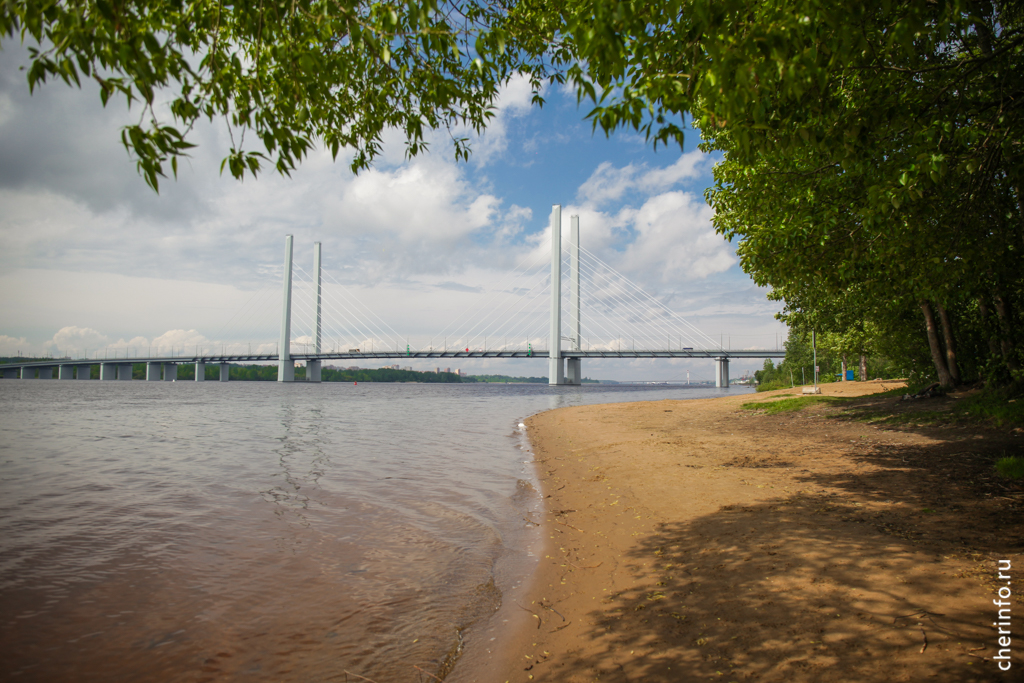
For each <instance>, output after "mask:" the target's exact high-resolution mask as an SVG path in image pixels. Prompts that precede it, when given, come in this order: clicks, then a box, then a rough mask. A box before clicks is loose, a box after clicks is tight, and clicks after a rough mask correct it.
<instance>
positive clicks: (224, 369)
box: [220, 363, 294, 382]
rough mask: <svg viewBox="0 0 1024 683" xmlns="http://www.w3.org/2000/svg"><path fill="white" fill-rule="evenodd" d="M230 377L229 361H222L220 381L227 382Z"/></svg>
mask: <svg viewBox="0 0 1024 683" xmlns="http://www.w3.org/2000/svg"><path fill="white" fill-rule="evenodd" d="M293 375H294V372H293ZM229 379H231V368H230V366H228V364H227V363H221V364H220V381H221V382H227V381H228V380H229Z"/></svg>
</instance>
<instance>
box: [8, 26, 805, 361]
mask: <svg viewBox="0 0 1024 683" xmlns="http://www.w3.org/2000/svg"><path fill="white" fill-rule="evenodd" d="M24 61H25V55H24V52H23V51H21V50H20V49H18V48H16V47H13V46H11V45H8V46H7V47H6V48H5V50H4V51H0V207H2V210H0V291H2V292H3V297H2V299H0V301H2V303H0V321H2V323H0V355H12V354H14V353H16V352H18V351H20V352H21V353H22V354H49V353H53V354H61V355H64V354H71V355H74V356H76V357H78V356H81V355H82V354H85V353H88V354H89V355H91V356H94V355H96V354H97V353H99V354H100V355H101V356H102V354H104V353H107V354H112V353H114V352H115V350H119V352H120V353H122V354H123V353H124V351H125V349H128V350H129V351H131V352H134V351H139V352H143V353H145V352H148V351H149V349H151V348H162V349H166V350H169V349H171V348H174V349H177V350H179V351H181V352H189V353H191V352H194V349H196V348H205V349H220V348H225V347H229V346H230V347H232V348H253V349H256V348H264V349H266V348H272V347H273V346H274V344H275V342H276V338H277V336H278V331H277V329H278V327H277V326H278V324H279V320H280V302H281V273H282V260H283V246H284V236H285V235H286V234H292V235H294V236H295V262H296V264H297V266H298V267H299V268H297V283H296V287H297V292H296V313H295V315H296V323H295V325H294V327H295V330H294V332H293V339H294V340H295V342H296V343H300V344H301V343H302V342H303V341H307V339H306V338H307V337H308V336H309V332H310V325H309V324H308V319H309V318H310V304H309V299H308V287H305V286H304V285H303V284H302V281H303V280H304V279H306V278H307V276H308V271H311V270H312V249H313V247H312V245H313V242H314V241H320V242H322V243H323V264H324V269H325V273H326V274H325V280H326V281H327V282H328V285H327V286H326V292H325V312H324V327H325V333H324V335H325V338H326V340H325V346H327V347H328V348H333V347H336V346H350V345H352V344H357V345H361V346H369V344H371V343H373V344H377V345H383V346H399V347H404V344H410V345H411V346H412V348H419V347H424V346H428V345H433V346H440V345H442V344H445V343H448V344H449V345H450V346H454V345H456V343H457V344H458V345H460V346H461V345H463V344H466V345H472V346H474V347H477V348H478V347H482V346H483V345H484V344H486V345H487V347H488V348H495V347H496V346H499V345H501V344H511V343H513V342H510V341H509V340H508V337H509V336H510V335H511V336H512V337H513V338H522V339H523V340H524V342H523V343H525V342H526V341H528V340H530V339H533V340H534V343H536V342H537V340H539V339H542V338H544V337H545V336H546V333H545V331H544V330H545V327H546V325H547V315H548V313H547V301H548V298H549V296H550V295H549V294H545V290H544V288H545V287H546V286H547V285H548V280H545V279H544V278H545V277H546V275H547V273H548V272H549V266H547V265H545V260H546V259H547V258H548V255H549V254H550V246H549V245H550V231H549V221H550V215H551V207H552V205H553V204H560V205H562V222H563V234H564V235H565V238H564V239H565V240H566V241H567V239H568V225H569V217H570V215H572V214H576V215H579V216H580V229H581V235H582V237H581V242H582V244H583V247H584V248H585V249H586V250H587V253H588V255H587V256H585V260H588V261H587V262H588V264H589V267H590V268H591V270H590V271H589V272H588V271H586V270H584V271H583V274H584V280H585V283H584V294H583V297H582V298H583V313H582V316H581V318H582V327H583V328H584V329H583V335H584V337H585V338H586V340H587V341H586V342H585V343H588V344H592V345H593V346H594V347H597V346H600V345H605V346H608V345H616V344H618V345H623V344H626V343H632V344H635V345H637V346H640V345H641V344H643V343H644V342H637V341H636V337H637V336H638V335H640V336H642V335H644V334H647V333H648V331H649V333H650V335H651V336H652V337H655V338H662V339H666V342H665V343H666V344H673V345H675V344H679V345H686V346H693V345H697V346H699V343H696V344H695V342H694V341H692V339H690V338H684V336H683V335H682V334H680V335H677V336H673V334H672V330H681V331H683V332H687V333H692V334H693V335H694V337H693V338H695V339H697V340H698V342H699V340H700V339H704V338H705V337H700V336H699V335H697V333H696V332H694V328H696V329H698V330H700V331H701V332H702V333H703V334H704V335H706V337H707V338H712V339H715V340H720V343H722V344H723V345H727V346H731V348H768V347H773V346H774V345H775V343H776V338H779V339H780V340H781V339H782V338H784V336H785V328H784V327H783V326H782V325H781V324H780V323H778V322H777V321H775V320H774V318H773V315H774V313H775V312H776V311H777V310H778V305H777V304H775V303H774V302H770V301H768V300H767V299H766V298H765V292H764V291H763V290H761V289H759V288H757V287H756V286H754V284H753V283H752V282H751V281H750V279H749V278H748V277H747V276H746V275H744V274H743V273H742V271H741V270H740V269H739V267H738V265H737V259H736V256H735V247H734V245H730V244H729V243H728V242H726V241H725V240H723V239H722V238H720V237H719V236H717V235H715V233H714V231H713V229H712V228H711V222H710V220H711V216H712V213H711V210H710V208H709V207H707V205H706V204H705V203H704V200H703V192H704V189H705V188H706V187H707V186H708V185H709V184H710V182H711V168H712V165H713V163H714V160H713V159H711V158H709V157H707V156H706V155H703V154H702V153H700V152H699V151H697V150H696V144H697V142H698V138H697V135H696V133H694V134H693V135H691V136H690V137H689V139H688V140H687V146H686V149H685V150H683V151H680V150H678V149H672V148H670V149H664V148H659V149H658V151H657V152H655V151H653V150H652V148H651V146H650V145H648V144H645V142H644V141H643V139H642V138H639V137H637V136H635V135H630V134H626V133H620V134H617V135H615V136H613V137H612V138H611V139H606V138H605V137H604V136H603V135H602V134H600V133H598V134H596V135H595V134H593V133H592V132H591V129H590V125H589V124H588V123H586V122H585V121H584V120H583V116H584V115H585V113H586V111H585V110H581V109H579V108H577V106H576V102H575V98H574V97H573V96H572V95H571V94H568V93H564V92H560V91H557V90H551V91H549V92H547V93H546V94H545V95H546V97H547V98H548V104H547V105H546V106H545V107H544V108H543V109H538V108H537V107H535V106H531V104H530V91H529V87H528V86H527V84H525V83H524V82H521V81H517V82H513V83H511V84H510V85H509V86H508V87H507V88H506V90H505V92H504V94H503V97H502V100H501V103H500V108H499V111H498V113H497V116H496V117H495V119H494V121H493V124H492V126H491V127H490V129H489V130H488V131H487V133H485V134H484V135H483V136H482V137H480V138H478V139H475V140H474V143H473V149H474V154H473V156H472V159H471V160H470V161H469V162H468V163H456V162H455V161H454V160H453V156H452V153H451V150H450V147H449V146H448V145H446V143H445V140H446V139H447V133H441V134H438V135H437V136H436V140H435V143H434V146H433V151H432V152H431V153H430V154H428V155H426V156H421V157H417V158H415V159H413V160H406V159H405V158H404V157H403V146H402V144H401V139H400V138H398V137H396V138H394V139H391V140H387V141H386V147H385V154H384V156H383V157H382V158H381V159H379V160H378V162H377V163H376V165H375V167H374V168H373V169H372V170H370V171H365V172H362V173H360V174H359V175H358V176H355V175H353V174H352V173H351V171H350V170H349V169H348V165H347V161H346V160H345V159H344V158H342V157H343V155H339V162H338V163H332V162H331V160H330V156H329V155H328V154H325V153H316V154H313V155H312V156H311V157H309V158H308V159H307V160H306V161H305V162H304V163H303V165H302V166H301V168H300V169H299V170H298V172H296V173H294V174H293V176H292V177H291V178H282V177H279V176H276V175H274V174H273V173H272V172H271V173H266V174H265V175H263V176H262V177H260V178H259V179H258V180H253V179H252V178H246V179H245V180H244V182H239V181H236V180H234V179H233V178H231V177H230V176H226V175H225V176H221V175H220V174H219V171H218V168H219V165H220V159H221V158H222V157H223V155H224V152H225V150H226V149H227V144H226V137H227V136H226V133H225V131H223V130H222V129H220V128H219V127H217V126H215V125H207V126H202V127H200V128H199V129H198V130H197V134H196V138H195V141H196V142H198V143H199V147H198V148H197V149H196V150H194V151H193V155H192V159H191V161H190V163H188V164H186V165H185V167H184V168H183V169H181V172H180V174H179V179H178V180H177V181H176V182H175V181H173V180H168V181H165V182H164V183H163V184H162V186H161V192H160V194H159V195H157V194H155V193H154V192H153V191H152V190H150V189H149V187H148V186H147V185H146V184H145V183H144V182H143V180H142V179H141V178H140V177H139V176H138V174H137V173H136V171H135V168H134V165H133V164H132V163H131V162H130V161H129V159H128V157H127V153H126V152H125V150H124V148H123V147H122V146H121V144H120V132H119V131H120V127H121V126H123V125H124V124H125V123H126V122H127V121H129V120H131V117H132V116H134V115H135V114H134V113H133V112H128V111H127V110H126V109H125V107H124V105H123V104H121V103H118V102H111V104H110V105H109V106H108V108H106V109H104V108H103V107H102V106H101V104H100V101H99V96H98V94H97V92H96V89H95V88H93V87H90V86H88V85H87V86H86V87H85V88H83V89H82V90H78V89H75V88H69V87H67V86H65V85H64V84H63V83H51V84H47V85H46V86H44V87H42V88H41V89H38V90H37V91H36V93H35V94H34V95H30V94H29V92H28V87H27V85H26V81H25V75H24V72H23V71H20V70H19V66H20V65H21V64H23V63H24ZM588 275H589V277H590V280H589V281H587V279H586V278H587V276H588ZM627 281H628V282H630V283H632V284H624V283H626V282H627ZM588 282H589V285H588ZM634 285H635V286H636V287H639V288H641V289H642V290H643V292H645V293H646V294H639V290H635V289H632V287H633V286H634ZM588 287H589V288H588ZM599 289H600V290H601V292H603V294H599V293H598V290H599ZM548 291H549V290H548ZM616 291H618V292H619V296H617V297H616V296H615V295H614V293H615V292H616ZM605 294H607V295H608V296H605ZM647 295H649V296H650V297H651V298H650V299H647V298H645V297H646V296H647ZM630 302H632V305H631V303H630ZM662 306H663V308H659V307H662ZM598 309H600V311H599V310H598ZM666 310H671V311H672V313H673V314H674V315H675V316H679V317H681V318H682V319H685V321H686V322H687V323H688V324H690V325H692V326H693V327H688V326H687V324H686V323H683V322H681V321H680V320H679V319H677V318H673V319H671V320H669V319H668V316H667V314H666V313H665V311H666ZM651 311H661V313H660V314H659V315H660V316H661V319H660V320H654V319H653V318H652V319H651V320H645V319H644V318H645V315H654V314H653V313H650V312H651ZM304 316H305V317H304ZM304 321H305V322H304ZM566 333H567V334H568V331H566ZM371 338H372V339H373V341H372V342H371V341H370V340H371ZM485 338H486V341H484V340H485ZM499 340H500V341H499ZM647 343H648V345H650V344H653V343H654V342H647ZM543 346H544V347H546V343H544V344H543ZM409 364H410V365H412V366H413V367H415V368H416V369H427V368H428V365H429V366H430V367H431V368H432V367H433V365H436V362H434V363H420V364H417V363H415V362H414V363H409ZM750 365H751V368H753V367H756V366H757V365H759V363H757V362H751V363H750ZM462 369H463V370H464V371H469V372H471V373H472V372H496V373H498V372H500V373H506V374H508V373H511V374H533V375H543V374H546V363H545V362H544V361H539V360H538V361H523V362H514V363H513V362H508V361H478V362H475V363H473V364H470V363H465V364H463V365H462ZM746 369H748V368H746V367H734V369H733V371H732V374H733V375H734V376H736V375H739V374H741V372H742V371H743V370H746ZM687 370H689V371H690V372H691V374H692V376H693V377H694V378H711V377H712V376H713V367H712V363H711V361H702V362H696V361H672V362H666V361H657V362H654V361H633V362H625V361H622V362H608V361H602V362H596V361H591V362H589V363H588V364H585V366H584V375H586V376H589V377H596V378H604V379H620V380H621V379H676V378H683V377H685V376H686V372H687Z"/></svg>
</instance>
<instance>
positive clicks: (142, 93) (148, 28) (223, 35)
mask: <svg viewBox="0 0 1024 683" xmlns="http://www.w3.org/2000/svg"><path fill="white" fill-rule="evenodd" d="M499 11H500V6H499V5H492V4H491V3H490V2H488V1H487V0H414V1H411V2H408V3H398V2H377V1H375V0H240V1H237V2H233V3H224V2H221V1H220V0H193V1H191V2H185V1H184V0H118V1H117V2H111V1H110V0H42V1H38V0H36V1H33V0H8V1H4V2H2V3H0V37H2V38H6V39H7V40H8V41H9V40H10V38H13V37H18V38H20V39H21V40H22V42H24V41H25V40H26V39H31V40H32V41H34V42H35V45H34V46H32V47H30V56H31V66H30V67H29V69H28V83H29V87H30V88H33V89H34V88H36V87H39V86H41V85H42V84H43V83H45V82H46V81H47V80H52V79H55V78H60V79H62V80H64V81H65V82H66V83H68V84H72V83H74V84H78V85H81V82H82V79H83V78H89V79H93V80H95V81H96V82H97V83H98V84H99V87H100V94H101V97H102V100H103V103H104V105H106V104H107V103H108V102H109V101H110V99H111V98H114V97H124V98H125V100H126V101H127V103H128V106H129V107H135V108H136V110H137V111H138V113H139V120H138V122H137V123H134V124H132V125H129V126H127V127H125V129H124V130H123V131H122V141H123V143H124V145H125V147H126V148H127V149H128V151H129V153H130V154H131V155H132V156H133V157H134V159H135V161H136V164H137V167H138V169H139V171H140V173H142V175H143V176H144V177H145V179H146V182H148V183H149V184H150V185H151V186H152V187H153V188H154V189H157V188H158V182H159V178H160V177H161V176H164V175H165V171H166V166H167V165H169V166H170V170H171V172H172V173H174V174H176V173H177V167H178V160H179V158H180V157H182V156H186V155H187V154H188V150H189V149H190V148H191V147H193V146H194V145H193V144H192V143H191V142H190V141H189V134H190V132H191V131H192V128H193V126H195V124H196V122H197V121H199V120H201V119H208V120H211V121H213V120H222V121H223V122H224V124H225V126H226V127H227V130H228V131H229V133H230V134H231V135H230V139H231V146H230V149H229V150H228V153H227V156H226V157H225V159H224V161H223V162H222V164H221V169H222V170H223V169H224V168H225V167H227V168H228V170H229V171H230V172H231V174H232V175H233V176H235V177H236V178H242V177H243V176H244V175H245V173H246V172H249V173H251V174H253V175H255V174H256V173H258V172H259V171H260V169H261V168H262V167H263V165H264V163H266V162H268V161H269V162H272V163H273V166H274V167H275V168H276V169H277V171H279V172H281V173H285V174H287V173H289V172H290V171H291V170H292V169H294V168H295V166H296V164H297V163H299V162H300V161H301V160H302V158H303V157H304V156H305V155H306V154H307V153H308V152H309V151H310V149H311V147H312V146H313V145H314V144H316V143H322V144H323V145H325V146H326V147H327V148H328V149H329V150H330V151H331V153H332V154H333V155H334V156H335V157H337V155H338V153H339V152H340V151H341V150H343V149H344V150H347V151H348V150H350V151H351V153H352V154H353V157H352V162H351V165H352V169H353V170H354V171H356V170H359V169H362V168H366V167H367V166H368V165H369V164H370V163H371V162H372V160H373V159H374V157H375V156H377V154H378V153H379V152H380V148H381V134H382V133H383V132H384V131H385V130H388V129H397V130H400V131H402V133H403V134H404V135H405V141H406V151H407V153H408V155H410V156H411V155H415V154H417V153H419V152H422V151H423V150H424V149H425V148H426V146H427V142H426V139H425V132H426V131H428V130H431V129H436V128H447V129H448V130H449V131H451V133H452V144H453V147H454V152H455V156H456V157H457V158H465V157H466V155H467V154H468V153H469V148H468V140H467V138H466V137H465V135H460V134H459V133H458V132H457V131H458V130H462V129H471V130H475V131H478V132H479V131H480V130H481V129H482V128H483V127H484V126H485V125H486V123H487V121H488V119H489V118H490V117H491V116H492V108H493V103H494V99H495V97H496V95H497V92H498V87H499V86H500V85H501V84H502V83H503V82H504V81H505V80H507V78H508V77H509V76H510V75H511V74H513V73H516V72H522V71H528V70H529V69H528V65H527V64H525V63H524V62H523V61H522V60H521V59H520V58H519V53H518V51H517V50H516V49H515V48H514V46H513V45H510V44H509V41H510V38H509V37H508V35H507V33H506V32H505V31H503V30H502V29H500V28H498V27H497V25H496V24H497V22H496V21H495V17H496V16H497V14H498V12H499ZM0 47H2V43H0ZM168 100H169V101H168ZM247 133H249V134H250V135H249V137H248V140H247V139H246V137H247ZM253 137H255V138H256V139H255V140H253Z"/></svg>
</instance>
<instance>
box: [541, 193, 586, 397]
mask: <svg viewBox="0 0 1024 683" xmlns="http://www.w3.org/2000/svg"><path fill="white" fill-rule="evenodd" d="M569 311H570V314H571V315H572V318H571V320H570V331H571V333H570V337H569V342H570V350H572V351H580V350H581V348H580V343H581V341H582V337H581V334H580V217H579V216H572V217H571V218H570V230H569ZM550 333H551V334H550V340H549V346H548V348H549V349H550V351H548V385H550V386H557V385H559V384H580V383H581V382H582V380H583V375H582V374H581V373H582V361H581V360H580V359H579V358H567V359H565V363H564V364H563V363H562V205H561V204H555V205H554V206H552V207H551V329H550Z"/></svg>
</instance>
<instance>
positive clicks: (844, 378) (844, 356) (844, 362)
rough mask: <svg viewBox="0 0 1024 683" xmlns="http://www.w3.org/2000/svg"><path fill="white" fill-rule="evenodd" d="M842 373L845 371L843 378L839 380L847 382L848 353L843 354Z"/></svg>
mask: <svg viewBox="0 0 1024 683" xmlns="http://www.w3.org/2000/svg"><path fill="white" fill-rule="evenodd" d="M842 373H843V378H842V379H841V380H839V381H840V382H845V381H846V354H845V353H844V354H843V366H842Z"/></svg>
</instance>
